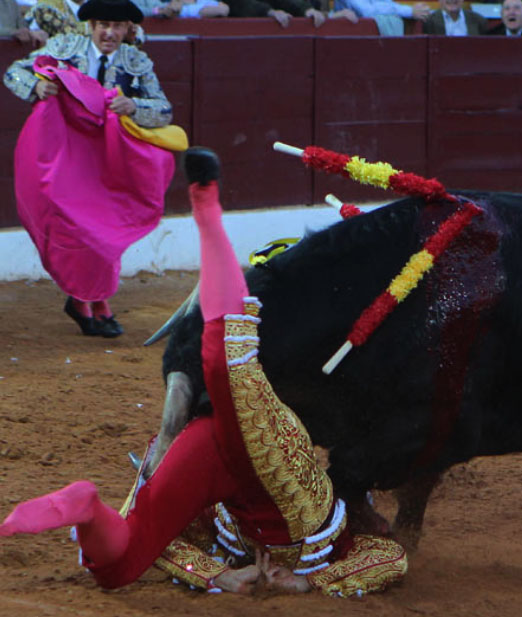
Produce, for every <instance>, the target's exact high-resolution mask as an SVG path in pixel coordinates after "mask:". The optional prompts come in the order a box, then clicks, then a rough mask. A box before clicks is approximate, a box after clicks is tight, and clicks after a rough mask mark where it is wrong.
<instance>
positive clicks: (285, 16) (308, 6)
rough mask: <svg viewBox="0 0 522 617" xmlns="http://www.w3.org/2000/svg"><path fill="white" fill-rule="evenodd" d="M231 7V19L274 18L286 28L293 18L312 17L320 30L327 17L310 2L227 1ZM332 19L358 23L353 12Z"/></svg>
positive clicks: (282, 0)
mask: <svg viewBox="0 0 522 617" xmlns="http://www.w3.org/2000/svg"><path fill="white" fill-rule="evenodd" d="M225 2H226V3H227V4H228V6H229V7H230V17H272V18H273V19H275V20H276V21H277V23H278V24H279V25H281V26H282V27H283V28H286V27H287V26H288V24H289V23H290V20H291V19H292V17H311V18H312V19H313V22H314V26H315V27H316V28H319V27H320V26H322V25H323V24H324V22H325V21H326V19H327V16H326V14H325V13H323V12H322V11H320V10H318V9H317V8H315V6H314V5H313V4H312V2H310V1H309V0H266V1H264V0H225ZM328 17H329V18H331V19H337V18H341V19H342V18H344V19H348V20H349V21H351V22H353V23H356V22H357V16H356V15H355V13H354V12H353V11H351V10H349V11H347V10H341V11H337V10H335V11H334V12H332V13H330V14H329V15H328Z"/></svg>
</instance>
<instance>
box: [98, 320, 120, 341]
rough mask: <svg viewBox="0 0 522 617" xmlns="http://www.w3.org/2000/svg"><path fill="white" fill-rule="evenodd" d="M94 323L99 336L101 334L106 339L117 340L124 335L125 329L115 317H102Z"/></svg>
mask: <svg viewBox="0 0 522 617" xmlns="http://www.w3.org/2000/svg"><path fill="white" fill-rule="evenodd" d="M94 323H95V325H96V328H97V330H98V334H101V335H102V336H104V337H105V338H116V337H117V336H120V335H121V334H123V328H122V327H121V325H120V324H119V323H118V322H117V321H116V319H115V318H114V315H112V316H111V317H105V315H100V317H99V319H95V320H94Z"/></svg>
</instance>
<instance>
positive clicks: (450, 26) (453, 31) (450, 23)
mask: <svg viewBox="0 0 522 617" xmlns="http://www.w3.org/2000/svg"><path fill="white" fill-rule="evenodd" d="M442 16H443V17H444V25H445V27H446V35H447V36H466V35H467V34H468V26H467V25H466V18H465V17H464V11H463V10H462V9H460V11H459V16H458V18H457V20H456V21H455V20H454V19H453V18H452V17H451V16H450V15H449V13H446V11H442Z"/></svg>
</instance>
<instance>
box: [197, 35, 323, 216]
mask: <svg viewBox="0 0 522 617" xmlns="http://www.w3.org/2000/svg"><path fill="white" fill-rule="evenodd" d="M313 58H314V39H313V38H310V37H292V38H288V37H277V38H239V37H235V38H225V39H217V38H215V39H214V38H200V39H197V40H196V41H195V58H194V61H195V72H194V75H195V81H194V142H195V143H197V144H205V145H208V146H210V147H212V148H215V149H216V150H217V151H219V153H220V156H221V157H222V161H223V170H224V174H225V177H227V178H229V181H228V182H226V183H225V185H224V186H225V191H224V193H223V199H224V203H225V204H226V206H227V207H233V208H234V207H235V208H244V207H252V206H269V205H270V206H271V205H280V204H302V203H310V200H311V196H312V192H311V175H310V173H309V172H308V171H306V170H304V169H297V170H296V169H295V165H294V164H293V161H289V160H288V159H286V158H283V160H281V158H280V157H278V156H275V155H274V154H273V152H272V143H273V142H274V141H277V140H281V139H283V137H284V138H285V139H287V140H288V141H290V142H302V141H307V142H308V141H310V142H311V141H312V124H313V92H314V83H313Z"/></svg>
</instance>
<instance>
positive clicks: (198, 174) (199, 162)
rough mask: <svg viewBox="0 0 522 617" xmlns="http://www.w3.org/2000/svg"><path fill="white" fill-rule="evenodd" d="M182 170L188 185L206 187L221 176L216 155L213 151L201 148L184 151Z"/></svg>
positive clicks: (196, 147) (219, 164)
mask: <svg viewBox="0 0 522 617" xmlns="http://www.w3.org/2000/svg"><path fill="white" fill-rule="evenodd" d="M183 169H184V171H185V176H186V177H187V180H188V183H189V184H193V183H194V182H197V183H198V184H201V186H206V185H207V184H208V183H209V182H212V180H219V178H220V176H221V163H220V162H219V157H218V155H217V154H216V153H215V152H214V151H213V150H210V149H209V148H203V147H201V146H195V147H193V148H189V149H188V150H186V151H185V154H184V155H183Z"/></svg>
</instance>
